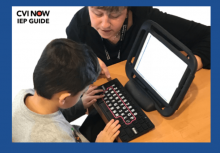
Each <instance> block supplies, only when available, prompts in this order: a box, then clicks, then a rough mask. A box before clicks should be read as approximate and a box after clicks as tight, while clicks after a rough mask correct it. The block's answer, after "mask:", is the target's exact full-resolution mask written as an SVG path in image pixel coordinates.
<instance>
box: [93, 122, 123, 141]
mask: <svg viewBox="0 0 220 153" xmlns="http://www.w3.org/2000/svg"><path fill="white" fill-rule="evenodd" d="M118 123H119V121H118V120H116V121H115V122H114V119H112V120H111V121H109V122H108V124H107V125H106V126H105V128H104V130H103V131H101V132H100V133H99V134H98V136H97V138H96V141H95V142H113V141H114V140H115V138H116V137H117V136H118V135H119V133H120V131H119V130H118V129H119V128H120V127H121V125H120V124H118Z"/></svg>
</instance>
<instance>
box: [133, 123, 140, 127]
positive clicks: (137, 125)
mask: <svg viewBox="0 0 220 153" xmlns="http://www.w3.org/2000/svg"><path fill="white" fill-rule="evenodd" d="M133 123H134V122H133ZM136 123H137V124H135V127H137V128H139V127H141V125H140V124H139V123H138V122H136Z"/></svg>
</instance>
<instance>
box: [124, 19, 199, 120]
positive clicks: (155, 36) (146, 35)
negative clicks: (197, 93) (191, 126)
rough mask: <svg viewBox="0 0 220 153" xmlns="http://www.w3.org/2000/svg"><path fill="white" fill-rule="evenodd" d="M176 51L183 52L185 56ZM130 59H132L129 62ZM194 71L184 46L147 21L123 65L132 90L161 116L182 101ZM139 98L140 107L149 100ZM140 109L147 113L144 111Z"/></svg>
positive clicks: (194, 62)
mask: <svg viewBox="0 0 220 153" xmlns="http://www.w3.org/2000/svg"><path fill="white" fill-rule="evenodd" d="M180 51H185V52H186V53H187V54H188V57H186V56H184V55H183V54H182V53H180ZM133 56H135V60H134V62H133V63H132V62H131V58H132V57H133ZM196 68H197V63H196V59H195V57H194V55H193V54H192V53H191V51H190V50H189V49H188V48H187V47H186V46H185V45H184V44H182V43H181V42H180V41H178V40H177V39H176V38H175V37H173V36H172V35H171V34H169V33H168V32H167V31H166V30H165V29H163V28H162V27H161V26H160V25H158V24H157V23H155V22H153V21H147V22H145V23H144V24H143V25H142V27H141V29H140V31H139V33H138V35H137V39H136V40H135V42H134V44H133V47H132V50H131V53H130V55H129V57H128V61H127V63H126V74H127V76H128V78H129V80H130V82H131V80H132V82H133V84H136V85H135V86H136V87H137V89H136V88H135V90H140V93H143V91H145V94H146V95H147V96H149V97H150V98H149V99H152V102H151V103H154V106H155V109H157V110H158V111H159V112H160V113H161V114H162V115H163V116H170V115H172V114H173V113H174V112H175V110H176V109H178V107H179V105H180V103H181V102H182V99H183V97H184V96H185V94H186V92H187V90H188V88H189V86H190V84H191V82H192V80H193V78H194V74H195V72H196ZM137 85H138V86H137ZM131 88H132V89H129V88H128V90H133V91H134V87H133V86H132V87H131ZM139 88H140V89H139ZM141 91H142V92H141ZM130 93H131V94H132V91H130ZM136 93H137V92H136ZM146 95H145V96H146ZM133 96H134V97H136V95H133ZM137 99H138V100H137ZM140 99H141V98H136V101H137V103H139V104H140V106H143V107H144V104H143V103H149V101H151V100H149V99H148V100H147V101H148V102H146V101H145V100H144V99H146V98H144V96H143V98H142V99H143V100H140ZM140 101H141V102H140ZM145 105H146V104H145ZM142 109H144V110H146V111H148V110H147V109H148V108H142Z"/></svg>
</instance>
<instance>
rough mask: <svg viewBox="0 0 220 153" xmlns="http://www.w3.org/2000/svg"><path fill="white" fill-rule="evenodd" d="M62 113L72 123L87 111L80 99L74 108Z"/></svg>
mask: <svg viewBox="0 0 220 153" xmlns="http://www.w3.org/2000/svg"><path fill="white" fill-rule="evenodd" d="M60 111H61V112H62V114H63V116H64V117H65V119H66V120H67V121H68V122H72V121H73V120H75V119H77V118H79V117H80V116H82V115H84V114H85V112H86V109H84V106H83V103H82V99H81V98H80V100H79V101H78V102H77V103H76V104H75V105H74V106H73V107H71V108H68V109H60Z"/></svg>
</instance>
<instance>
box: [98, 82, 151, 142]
mask: <svg viewBox="0 0 220 153" xmlns="http://www.w3.org/2000/svg"><path fill="white" fill-rule="evenodd" d="M98 88H100V89H103V90H104V92H103V93H102V94H104V95H105V96H104V97H103V98H102V99H98V100H97V102H96V104H94V107H95V108H96V110H97V111H98V113H99V114H100V116H101V117H102V119H103V120H104V122H105V123H107V122H109V121H110V120H111V119H115V120H119V124H121V127H120V129H119V130H120V134H119V137H118V138H117V140H118V141H122V142H128V141H131V140H133V139H135V138H137V137H139V136H141V135H143V134H145V133H147V132H148V131H150V130H151V129H153V128H154V124H153V123H152V122H151V121H150V119H149V118H148V117H147V116H146V114H145V113H144V112H143V111H142V110H141V108H140V107H139V106H138V105H137V104H136V103H135V102H134V100H133V99H132V97H130V95H129V94H128V93H127V92H126V90H125V89H124V87H123V86H122V84H121V83H120V82H119V81H118V79H114V80H111V81H109V82H107V83H105V84H103V85H101V86H99V87H98Z"/></svg>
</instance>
